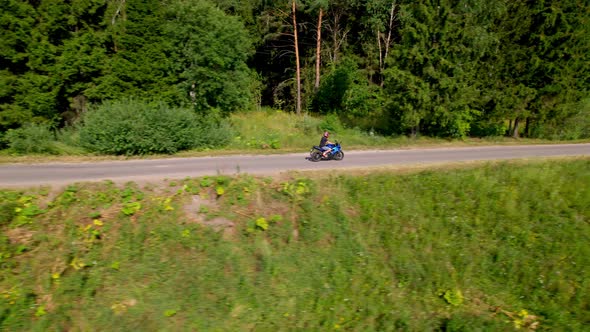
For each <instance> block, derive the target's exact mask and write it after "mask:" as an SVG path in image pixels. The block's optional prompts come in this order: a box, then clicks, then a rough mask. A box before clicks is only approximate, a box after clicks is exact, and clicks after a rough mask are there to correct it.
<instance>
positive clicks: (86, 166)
mask: <svg viewBox="0 0 590 332" xmlns="http://www.w3.org/2000/svg"><path fill="white" fill-rule="evenodd" d="M344 152H345V157H344V160H342V161H321V162H317V163H314V162H310V161H308V160H307V159H306V157H307V156H308V154H307V153H304V152H302V153H297V154H285V155H264V156H261V155H256V156H253V155H238V156H223V157H195V158H170V159H151V160H129V161H101V162H85V163H44V164H8V165H0V188H8V187H32V186H39V185H66V184H69V183H74V182H85V181H101V180H107V179H108V180H112V181H115V182H123V181H157V180H163V179H182V178H185V177H197V176H205V175H216V174H226V175H233V174H237V173H248V174H258V175H260V174H262V175H273V174H277V173H281V172H286V171H297V170H299V171H306V170H322V169H342V168H367V167H380V166H381V167H382V166H396V165H397V166H399V165H416V164H432V163H447V162H465V161H477V160H502V159H515V158H534V157H554V156H590V144H559V145H519V146H486V147H464V148H429V149H410V150H385V151H344Z"/></svg>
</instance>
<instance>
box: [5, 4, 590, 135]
mask: <svg viewBox="0 0 590 332" xmlns="http://www.w3.org/2000/svg"><path fill="white" fill-rule="evenodd" d="M294 1H295V0H294ZM292 4H293V2H292V1H288V2H285V1H267V0H247V1H228V0H190V1H187V0H84V1H82V0H74V1H67V2H64V1H57V0H37V1H23V0H3V1H2V2H1V4H0V9H1V12H0V130H2V131H6V130H8V129H10V128H18V127H20V126H23V125H25V124H27V123H43V122H44V123H49V124H50V125H52V126H54V127H60V126H64V125H67V124H68V123H71V122H73V121H75V120H76V119H77V118H78V117H79V116H80V115H81V114H82V113H84V112H87V111H88V110H89V105H90V104H100V103H104V102H107V101H109V100H118V99H122V98H145V99H152V100H157V101H160V102H165V103H167V104H169V105H171V106H182V107H186V106H190V107H192V108H193V109H194V110H195V112H197V113H208V112H211V111H213V110H214V111H215V112H221V114H229V113H231V112H235V111H243V110H248V109H252V108H255V107H258V106H271V107H277V108H281V109H284V110H290V111H295V109H296V106H297V99H298V98H297V96H296V95H299V94H301V96H300V98H301V103H302V108H303V109H304V110H306V111H307V112H312V113H318V114H327V113H335V114H337V115H338V116H340V117H341V118H342V119H343V120H345V121H346V122H347V123H348V124H349V125H353V126H358V127H361V128H365V129H370V128H372V129H374V130H377V131H381V132H383V133H387V134H424V135H436V136H444V137H464V136H467V135H476V136H485V135H503V134H509V135H513V136H519V135H528V136H545V137H547V136H558V137H559V136H568V135H565V134H560V133H564V132H568V130H569V131H571V130H573V129H575V128H574V127H576V128H577V129H576V130H577V131H576V132H578V133H584V132H588V131H590V129H589V128H590V120H585V121H584V119H588V118H590V113H589V112H590V110H589V107H588V105H589V104H590V103H589V100H590V96H589V94H588V89H589V87H590V70H589V69H590V61H589V60H590V58H589V57H590V56H589V54H590V4H588V2H587V1H582V0H563V1H557V0H542V1H524V0H523V1H512V0H485V1H484V0H452V1H451V0H422V1H410V0H351V1H342V0H322V1H318V0H299V1H295V4H296V6H291V5H292ZM292 8H296V9H295V10H296V13H293V12H292ZM294 14H296V15H297V21H296V24H297V37H298V38H297V46H298V49H297V51H298V54H299V57H300V59H299V60H298V59H296V57H295V43H294V41H295V38H294V37H295V36H294V31H295V29H294V27H293V22H294V21H293V20H292V17H293V15H294ZM297 61H299V62H300V65H301V73H300V75H297V76H296V64H297ZM297 86H300V92H298V89H297ZM572 119H577V120H575V121H573V120H572ZM584 126H585V127H584ZM582 127H584V128H586V129H583V128H582ZM572 128H573V129H572ZM580 128H582V129H583V130H582V129H580ZM570 129H571V130H570ZM584 130H585V131H584ZM588 135H590V134H588ZM570 136H571V135H570ZM573 136H576V135H573ZM577 136H580V135H577Z"/></svg>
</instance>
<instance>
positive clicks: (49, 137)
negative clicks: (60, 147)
mask: <svg viewBox="0 0 590 332" xmlns="http://www.w3.org/2000/svg"><path fill="white" fill-rule="evenodd" d="M5 140H6V141H7V142H8V146H9V147H10V149H11V150H12V151H14V152H16V153H55V152H56V149H55V145H54V143H55V135H54V134H53V133H52V132H51V130H50V128H49V126H48V125H47V124H27V125H25V126H23V127H21V128H18V129H9V130H8V132H7V133H6V136H5Z"/></svg>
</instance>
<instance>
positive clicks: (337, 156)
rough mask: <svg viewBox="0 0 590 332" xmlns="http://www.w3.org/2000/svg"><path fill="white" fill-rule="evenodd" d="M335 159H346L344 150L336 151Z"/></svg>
mask: <svg viewBox="0 0 590 332" xmlns="http://www.w3.org/2000/svg"><path fill="white" fill-rule="evenodd" d="M333 158H334V160H342V159H344V152H342V151H338V152H336V153H334V157H333Z"/></svg>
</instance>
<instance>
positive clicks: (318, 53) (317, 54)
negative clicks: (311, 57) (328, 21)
mask: <svg viewBox="0 0 590 332" xmlns="http://www.w3.org/2000/svg"><path fill="white" fill-rule="evenodd" d="M323 14H324V12H323V10H322V8H320V13H319V14H318V37H317V46H316V51H315V89H316V91H317V90H318V89H319V88H320V66H321V65H320V60H321V59H320V56H321V50H322V15H323Z"/></svg>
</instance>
